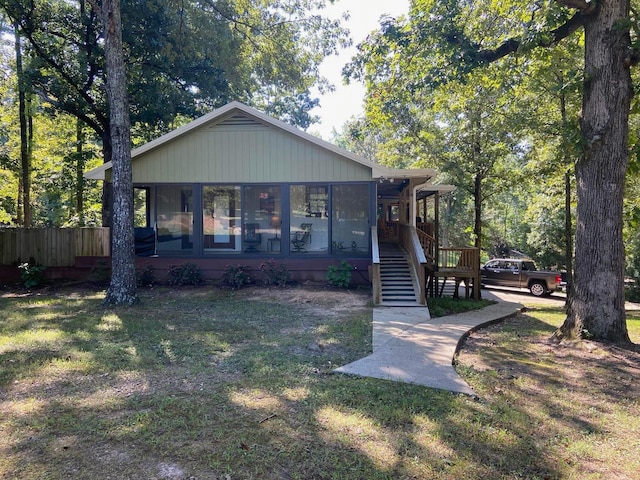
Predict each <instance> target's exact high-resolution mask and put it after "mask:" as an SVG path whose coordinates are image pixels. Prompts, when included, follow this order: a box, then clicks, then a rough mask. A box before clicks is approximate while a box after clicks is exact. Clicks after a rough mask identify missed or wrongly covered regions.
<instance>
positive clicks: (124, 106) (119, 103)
mask: <svg viewBox="0 0 640 480" xmlns="http://www.w3.org/2000/svg"><path fill="white" fill-rule="evenodd" d="M92 4H93V6H94V8H97V9H98V11H99V15H100V18H101V19H102V23H103V25H104V35H105V54H106V64H107V96H108V99H109V113H110V117H109V124H110V129H111V148H112V154H111V162H112V165H113V167H112V172H113V222H112V224H111V283H110V285H109V290H108V291H107V296H106V298H105V303H107V304H116V305H127V304H132V303H134V302H136V301H137V300H138V297H137V295H136V270H135V250H134V233H133V182H132V173H131V139H130V137H131V125H130V119H129V102H128V99H127V80H126V72H125V65H124V54H123V50H122V22H121V19H120V0H104V1H103V2H102V5H101V6H100V7H98V6H97V4H96V3H95V2H92Z"/></svg>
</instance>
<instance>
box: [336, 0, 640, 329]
mask: <svg viewBox="0 0 640 480" xmlns="http://www.w3.org/2000/svg"><path fill="white" fill-rule="evenodd" d="M633 25H635V24H634V18H633V17H632V16H631V12H630V9H629V3H628V2H627V1H626V0H615V1H611V2H588V1H582V0H558V1H555V2H545V3H535V4H523V3H521V2H513V1H508V2H493V1H490V0H479V1H459V0H445V1H434V0H414V1H412V2H411V9H410V12H409V15H408V16H407V17H400V18H397V19H394V18H386V19H383V20H382V22H381V26H380V29H379V31H377V32H374V33H372V34H371V35H370V36H369V37H368V38H367V40H366V41H365V42H363V43H362V44H361V45H359V47H358V48H359V53H358V55H357V56H356V57H355V58H354V60H353V62H352V63H351V64H349V65H348V66H347V67H346V68H345V70H344V73H345V75H346V76H347V77H350V78H355V79H358V80H361V81H364V83H365V85H366V86H367V89H368V95H367V108H366V114H365V119H364V121H363V123H362V124H363V125H367V126H368V125H371V126H372V128H377V126H378V125H385V126H386V127H387V128H385V130H384V131H385V132H386V135H387V136H386V139H385V140H383V141H382V142H381V144H382V149H381V151H382V154H383V160H384V155H388V151H387V150H386V149H385V147H388V146H389V145H395V146H400V145H406V144H407V143H411V144H412V145H413V147H414V148H415V147H416V146H419V151H418V152H416V151H415V150H414V151H410V150H406V149H405V150H404V152H403V154H405V155H406V154H407V153H408V154H409V155H411V156H410V157H409V158H411V160H410V161H415V159H417V158H422V159H430V161H434V162H436V163H437V162H440V163H441V165H443V166H445V167H446V168H445V170H446V171H448V172H455V171H456V170H459V169H460V167H461V166H463V165H465V164H467V163H468V160H467V158H472V162H471V164H473V165H475V167H476V171H475V173H476V178H475V180H476V182H477V183H476V186H478V185H480V186H481V185H482V184H483V177H482V175H480V176H478V175H477V174H478V173H480V172H482V171H483V170H482V168H483V167H482V162H489V163H488V165H492V166H494V165H504V166H505V168H507V171H509V176H511V177H513V175H514V174H515V175H517V172H515V170H520V172H521V174H522V176H521V177H520V178H527V174H528V175H529V176H531V175H532V174H533V175H538V176H541V177H543V178H545V179H546V180H545V181H546V182H547V183H546V185H545V183H542V182H540V183H537V184H536V183H532V184H531V185H532V187H531V188H530V190H529V194H532V197H534V198H538V201H542V196H543V195H544V192H542V191H540V189H541V188H550V187H551V186H553V185H555V187H554V190H555V191H556V192H561V191H562V187H561V186H562V183H563V182H562V181H561V180H560V181H559V180H558V179H561V178H562V175H565V182H564V184H565V195H564V196H565V202H564V209H565V211H566V214H565V218H566V219H569V220H570V215H571V212H570V211H571V209H572V205H573V204H572V198H576V199H577V202H576V218H577V220H576V234H575V237H576V243H575V245H576V247H575V289H574V290H570V292H569V310H568V312H569V313H568V315H567V320H566V322H565V324H564V325H563V326H562V328H561V329H560V330H559V332H558V336H559V337H560V338H564V337H574V336H585V335H588V336H592V337H594V338H599V339H609V340H616V341H628V336H627V333H626V326H625V320H624V318H625V316H624V305H623V303H624V285H623V280H624V246H623V237H622V205H623V192H624V176H625V173H626V170H627V165H628V158H629V153H628V152H629V137H628V122H629V111H630V101H631V77H630V71H629V69H630V67H631V66H633V65H634V64H635V63H636V61H637V54H636V49H635V46H634V44H633V43H632V42H631V35H630V29H631V27H632V26H633ZM634 31H635V30H634ZM547 49H550V50H549V51H551V52H553V53H551V54H550V53H544V54H542V53H540V52H541V51H546V50H547ZM578 52H579V56H578ZM495 70H498V71H501V72H502V75H495V74H493V73H492V72H494V71H495ZM488 82H489V83H488ZM535 82H537V84H536V83H535ZM455 85H461V86H462V85H464V86H465V87H464V88H466V89H467V90H466V92H465V93H463V94H462V95H461V96H458V95H455V93H454V92H455V90H454V88H455V87H454V86H455ZM460 91H462V90H460ZM492 91H503V92H504V95H499V96H494V97H493V99H491V100H489V101H488V102H485V105H486V107H485V108H484V109H480V110H475V111H474V110H472V109H470V108H468V109H467V110H466V111H462V112H459V113H457V114H452V112H455V111H456V105H460V101H461V100H462V101H463V102H465V103H466V104H467V105H468V106H469V107H471V106H473V105H476V106H479V105H481V104H482V98H483V95H487V94H488V93H490V92H492ZM443 92H445V93H443ZM447 92H448V93H447ZM440 98H442V100H439V99H440ZM509 98H511V99H513V100H514V102H512V103H511V106H512V108H509V109H508V110H509V112H510V115H509V118H508V120H507V117H505V116H504V111H505V110H504V106H505V105H507V104H508V99H509ZM580 98H581V104H580V105H579V108H578V102H577V101H576V100H577V99H580ZM438 102H441V103H440V104H438ZM541 105H544V106H545V107H546V108H541ZM579 111H581V112H582V113H581V116H580V117H579V116H578V112H579ZM501 117H502V118H501ZM474 118H475V120H474ZM465 123H466V124H467V126H464V124H465ZM456 124H459V125H460V126H461V128H459V129H457V130H452V129H453V128H454V127H455V125H456ZM474 125H475V128H473V126H474ZM443 126H444V128H443ZM389 127H391V128H389ZM443 130H449V131H451V132H452V134H451V135H449V136H447V135H446V134H445V132H444V131H443ZM497 130H500V131H501V132H502V137H501V138H502V139H503V140H500V137H497V136H496V133H497ZM491 135H492V136H493V138H491V137H490V136H491ZM474 136H475V138H474ZM483 136H484V138H486V139H487V142H486V143H485V144H484V146H482V142H481V139H482V137H483ZM545 137H546V140H547V145H546V147H543V142H542V139H543V138H545ZM408 138H413V139H415V141H410V142H407V141H406V139H408ZM445 139H446V140H445ZM465 139H466V142H465ZM465 143H466V146H465V147H463V145H464V144H465ZM456 145H457V146H456ZM500 145H504V146H505V147H507V148H505V149H504V150H502V151H500V150H494V151H492V150H491V149H492V148H497V147H499V146H500ZM461 147H462V148H461ZM396 151H400V150H399V149H396ZM449 151H453V152H454V156H453V157H452V162H449V164H448V165H447V164H446V159H447V157H448V152H449ZM465 152H467V156H465ZM483 153H486V156H483V155H482V154H483ZM474 155H475V156H474ZM469 156H470V157H469ZM405 161H406V159H405ZM495 162H499V163H495ZM574 167H575V176H576V178H577V181H576V182H575V183H573V182H572V181H571V177H572V176H573V175H574V173H573V172H574ZM485 171H486V170H485ZM470 173H471V172H470V171H468V172H466V173H465V175H466V176H467V178H468V179H469V180H471V178H472V177H471V176H470V175H469V174H470ZM493 174H494V175H493V178H492V180H493V182H491V183H494V182H495V181H496V180H499V179H500V177H503V176H504V175H503V174H501V173H500V171H497V170H496V171H495V172H493ZM463 176H464V175H463ZM462 178H463V177H460V180H462ZM484 178H485V180H486V178H488V177H484ZM485 183H487V184H488V183H490V182H486V181H485ZM462 184H464V183H462ZM571 185H573V188H574V189H575V193H573V195H575V196H573V195H572V192H571V189H572V187H571ZM520 191H522V190H520ZM478 197H479V200H480V201H482V194H480V195H477V194H476V202H477V201H478ZM559 198H561V194H560V196H559ZM547 201H548V195H547ZM540 206H541V207H542V209H538V212H539V215H538V218H539V220H537V219H536V217H535V214H534V212H535V209H531V216H530V220H531V221H532V223H533V224H535V222H542V223H545V224H548V223H553V224H556V225H557V224H558V222H557V220H558V217H557V216H556V218H555V219H554V220H553V221H551V220H552V217H553V216H552V215H549V214H550V213H551V211H550V209H549V205H548V204H547V206H546V207H545V206H544V202H542V203H541V205H540ZM478 208H479V207H478V203H476V204H475V209H476V211H477V210H478ZM540 214H542V215H540ZM560 225H561V222H560ZM570 225H571V222H570V221H569V222H568V223H567V222H566V221H565V236H570V235H571V232H570V230H571V226H570ZM475 231H476V238H477V237H478V236H479V230H478V228H477V227H476V229H475ZM551 231H552V230H549V233H551ZM532 240H533V241H534V242H536V243H537V244H538V245H540V244H542V243H543V241H542V239H541V238H537V239H535V238H532ZM569 251H570V250H569ZM566 263H567V265H571V262H569V261H567V262H566Z"/></svg>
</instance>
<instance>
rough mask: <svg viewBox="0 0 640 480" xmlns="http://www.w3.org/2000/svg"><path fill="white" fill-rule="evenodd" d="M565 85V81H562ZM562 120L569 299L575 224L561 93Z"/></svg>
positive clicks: (564, 108) (565, 111)
mask: <svg viewBox="0 0 640 480" xmlns="http://www.w3.org/2000/svg"><path fill="white" fill-rule="evenodd" d="M561 80H562V81H563V83H564V80H563V79H561ZM560 118H561V119H562V130H561V135H562V159H563V161H564V164H565V165H567V169H566V171H565V173H564V259H565V267H566V269H567V276H566V281H567V287H566V288H567V297H568V298H570V297H571V296H572V295H573V294H572V293H571V292H572V291H573V222H572V218H571V167H570V165H571V163H572V160H571V154H570V146H569V141H568V138H567V134H566V132H568V130H569V127H568V126H569V120H568V116H567V98H566V96H565V94H564V92H560Z"/></svg>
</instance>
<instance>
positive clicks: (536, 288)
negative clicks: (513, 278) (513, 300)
mask: <svg viewBox="0 0 640 480" xmlns="http://www.w3.org/2000/svg"><path fill="white" fill-rule="evenodd" d="M529 291H530V292H531V295H533V296H534V297H541V296H543V295H544V294H545V293H547V287H546V286H545V285H544V284H543V283H541V282H533V283H532V284H531V285H529Z"/></svg>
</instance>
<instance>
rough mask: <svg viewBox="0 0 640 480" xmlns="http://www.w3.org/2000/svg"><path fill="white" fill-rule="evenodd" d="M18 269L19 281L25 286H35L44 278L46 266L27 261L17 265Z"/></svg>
mask: <svg viewBox="0 0 640 480" xmlns="http://www.w3.org/2000/svg"><path fill="white" fill-rule="evenodd" d="M18 268H19V269H20V281H21V282H22V284H23V285H24V286H25V287H26V288H33V287H37V286H38V285H40V284H41V283H42V281H43V280H44V271H45V270H46V267H44V266H42V265H36V264H32V263H29V262H25V263H21V264H20V265H18Z"/></svg>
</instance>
